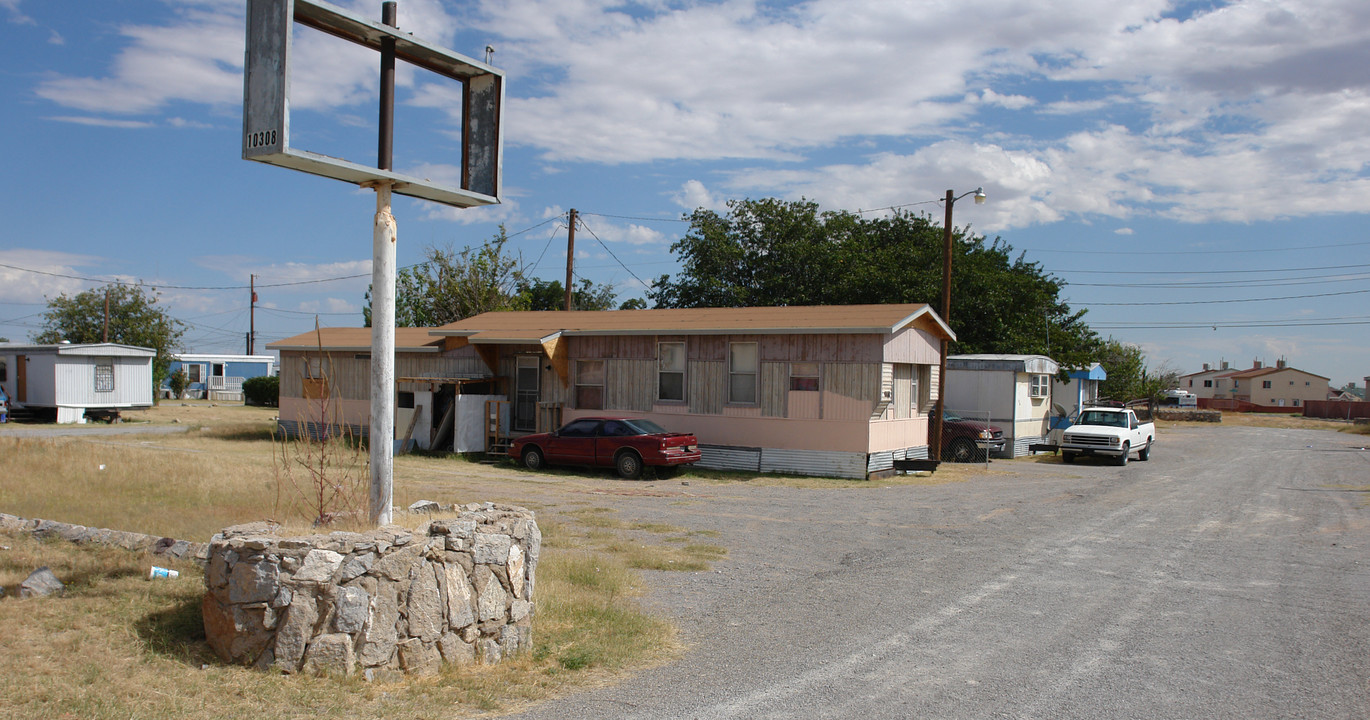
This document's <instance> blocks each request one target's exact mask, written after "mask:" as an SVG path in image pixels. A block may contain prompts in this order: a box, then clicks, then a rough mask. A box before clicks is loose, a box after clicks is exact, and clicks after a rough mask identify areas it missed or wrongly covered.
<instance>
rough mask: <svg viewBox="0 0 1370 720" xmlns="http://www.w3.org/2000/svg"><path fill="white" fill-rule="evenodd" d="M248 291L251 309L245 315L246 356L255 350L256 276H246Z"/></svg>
mask: <svg viewBox="0 0 1370 720" xmlns="http://www.w3.org/2000/svg"><path fill="white" fill-rule="evenodd" d="M248 278H249V279H248V289H249V290H251V291H252V305H251V307H252V309H251V310H249V311H248V313H247V354H248V355H253V354H255V351H256V349H257V276H256V275H249V276H248Z"/></svg>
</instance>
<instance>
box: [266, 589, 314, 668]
mask: <svg viewBox="0 0 1370 720" xmlns="http://www.w3.org/2000/svg"><path fill="white" fill-rule="evenodd" d="M318 619H319V611H318V608H317V606H316V605H315V603H314V598H313V597H311V596H309V595H305V594H303V593H295V598H294V599H293V600H291V601H290V607H288V608H286V610H285V622H283V623H280V628H279V629H278V630H277V631H276V666H277V667H279V668H280V669H281V671H282V672H287V673H293V672H295V671H296V670H298V669H299V667H300V660H301V659H303V658H304V650H305V647H306V646H307V645H308V644H309V640H310V638H312V637H313V636H314V623H315V622H317V621H318Z"/></svg>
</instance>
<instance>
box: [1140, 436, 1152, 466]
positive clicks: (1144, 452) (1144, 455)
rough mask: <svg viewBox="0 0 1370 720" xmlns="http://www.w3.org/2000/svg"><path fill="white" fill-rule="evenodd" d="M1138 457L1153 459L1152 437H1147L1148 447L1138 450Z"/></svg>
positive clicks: (1142, 459) (1144, 459) (1144, 460)
mask: <svg viewBox="0 0 1370 720" xmlns="http://www.w3.org/2000/svg"><path fill="white" fill-rule="evenodd" d="M1137 459H1138V460H1141V461H1142V462H1146V461H1147V460H1150V459H1151V438H1147V439H1146V447H1144V448H1142V449H1141V450H1138V451H1137Z"/></svg>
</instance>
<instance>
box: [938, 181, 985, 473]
mask: <svg viewBox="0 0 1370 720" xmlns="http://www.w3.org/2000/svg"><path fill="white" fill-rule="evenodd" d="M971 194H974V195H975V204H976V205H984V204H985V199H986V198H987V197H988V196H987V195H985V189H984V188H983V187H978V188H975V189H974V190H972V191H971V192H967V193H961V194H960V195H957V194H956V191H955V190H948V191H947V200H946V217H945V218H944V219H943V220H942V322H944V323H946V324H947V327H951V209H952V207H954V206H955V205H956V201H957V200H960V199H961V198H963V197H965V196H967V195H971ZM937 362H938V368H937V423H936V424H935V425H934V426H933V435H932V459H933V460H941V459H942V414H943V412H945V410H946V405H945V400H944V398H945V397H946V394H947V339H946V338H942V352H941V357H940V359H939V360H938V361H937Z"/></svg>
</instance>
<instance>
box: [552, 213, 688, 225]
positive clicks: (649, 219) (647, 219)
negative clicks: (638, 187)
mask: <svg viewBox="0 0 1370 720" xmlns="http://www.w3.org/2000/svg"><path fill="white" fill-rule="evenodd" d="M576 214H577V215H594V216H595V217H602V218H614V219H616V220H641V221H642V222H673V223H688V222H690V220H689V219H687V218H654V217H639V216H635V215H610V214H608V213H597V212H577V213H576Z"/></svg>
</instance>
